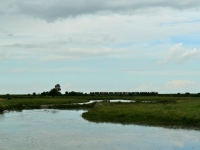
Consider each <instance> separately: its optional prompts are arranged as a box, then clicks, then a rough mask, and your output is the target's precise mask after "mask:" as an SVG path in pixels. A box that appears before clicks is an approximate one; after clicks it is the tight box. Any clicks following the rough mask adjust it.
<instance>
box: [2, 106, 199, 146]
mask: <svg viewBox="0 0 200 150" xmlns="http://www.w3.org/2000/svg"><path fill="white" fill-rule="evenodd" d="M83 112H85V111H84V110H77V111H76V110H57V109H46V110H45V109H34V110H22V111H21V112H17V111H11V112H9V113H4V114H0V137H1V140H0V150H58V149H59V150H66V149H70V150H79V149H80V150H82V149H85V150H94V149H95V150H103V149H109V150H126V149H127V150H129V149H130V150H133V149H134V150H137V149H138V150H146V149H148V150H155V149H162V150H169V149H171V150H190V149H194V150H199V149H200V131H197V130H185V129H167V128H162V127H149V126H139V125H121V124H112V123H94V122H88V121H86V120H84V119H83V118H82V117H81V115H82V113H83Z"/></svg>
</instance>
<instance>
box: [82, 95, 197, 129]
mask: <svg viewBox="0 0 200 150" xmlns="http://www.w3.org/2000/svg"><path fill="white" fill-rule="evenodd" d="M135 100H137V102H136V103H131V104H124V103H115V104H114V103H104V104H103V106H100V107H94V108H92V109H90V110H89V111H88V112H86V113H84V114H83V115H82V116H83V118H85V119H87V120H89V121H94V122H112V123H122V124H140V125H153V126H164V127H181V128H198V129H200V98H197V97H196V98H195V97H159V96H155V97H135ZM142 101H148V102H146V103H144V102H142Z"/></svg>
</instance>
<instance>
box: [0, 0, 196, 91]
mask: <svg viewBox="0 0 200 150" xmlns="http://www.w3.org/2000/svg"><path fill="white" fill-rule="evenodd" d="M0 4H1V5H0V94H7V93H9V94H28V93H33V92H36V93H41V92H43V91H49V90H50V89H52V88H53V87H54V86H55V85H56V84H60V86H61V92H62V93H65V91H77V92H87V93H89V92H96V91H99V92H152V91H157V92H159V93H178V92H180V93H185V92H190V93H199V92H200V79H199V76H200V66H199V62H200V42H199V41H200V1H199V0H184V1H180V0H173V1H169V0H99V1H96V0H73V1H71V0H34V1H27V0H6V1H5V0H0Z"/></svg>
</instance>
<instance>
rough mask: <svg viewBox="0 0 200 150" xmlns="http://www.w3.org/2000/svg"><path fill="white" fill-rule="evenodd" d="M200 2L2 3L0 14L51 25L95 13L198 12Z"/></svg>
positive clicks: (48, 0)
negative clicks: (26, 18)
mask: <svg viewBox="0 0 200 150" xmlns="http://www.w3.org/2000/svg"><path fill="white" fill-rule="evenodd" d="M199 6H200V1H199V0H192V1H191V0H185V1H180V0H174V1H168V0H159V1H158V0H134V1H130V0H115V1H113V0H101V1H94V0H74V1H71V0H56V1H55V0H34V1H27V0H20V1H19V0H7V1H4V2H2V5H1V6H0V7H1V11H0V12H1V14H16V13H20V14H24V15H29V16H32V17H38V18H42V19H45V20H48V21H53V20H56V19H64V18H68V17H74V16H77V15H85V14H95V13H108V12H114V13H131V14H134V13H135V11H144V10H145V9H149V8H150V9H151V8H153V9H154V8H155V9H156V8H160V7H161V8H172V9H178V10H183V9H196V10H198V9H199Z"/></svg>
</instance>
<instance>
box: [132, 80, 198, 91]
mask: <svg viewBox="0 0 200 150" xmlns="http://www.w3.org/2000/svg"><path fill="white" fill-rule="evenodd" d="M198 88H199V85H198V84H196V83H194V82H192V81H190V80H172V81H168V82H166V83H165V84H163V85H156V84H154V83H149V84H142V85H140V86H138V87H136V88H134V91H139V92H152V91H157V92H159V93H163V92H164V93H177V92H190V91H197V90H196V89H198Z"/></svg>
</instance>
